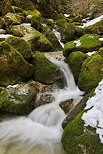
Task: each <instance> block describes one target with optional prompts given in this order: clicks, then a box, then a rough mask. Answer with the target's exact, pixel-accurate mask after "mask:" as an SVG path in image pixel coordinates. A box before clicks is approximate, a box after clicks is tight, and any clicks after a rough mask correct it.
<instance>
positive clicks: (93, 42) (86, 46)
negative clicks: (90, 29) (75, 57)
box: [63, 34, 101, 56]
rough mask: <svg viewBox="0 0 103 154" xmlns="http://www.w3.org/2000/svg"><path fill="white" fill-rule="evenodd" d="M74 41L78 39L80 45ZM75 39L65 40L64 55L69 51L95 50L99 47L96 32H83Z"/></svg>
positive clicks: (99, 43) (99, 42)
mask: <svg viewBox="0 0 103 154" xmlns="http://www.w3.org/2000/svg"><path fill="white" fill-rule="evenodd" d="M75 41H80V45H79V46H77V45H76V43H75ZM75 41H70V42H67V43H66V44H65V46H64V52H63V54H64V56H68V55H69V54H70V52H73V51H82V52H84V53H86V52H91V51H96V50H98V49H99V48H100V47H101V41H100V40H99V35H97V34H91V35H90V34H85V35H83V36H82V37H80V38H79V39H77V40H75Z"/></svg>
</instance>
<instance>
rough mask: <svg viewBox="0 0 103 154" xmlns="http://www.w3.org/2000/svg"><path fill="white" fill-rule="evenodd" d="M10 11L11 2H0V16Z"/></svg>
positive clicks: (6, 0) (5, 0)
mask: <svg viewBox="0 0 103 154" xmlns="http://www.w3.org/2000/svg"><path fill="white" fill-rule="evenodd" d="M11 9H12V0H1V1H0V15H3V16H4V15H5V14H7V13H8V12H10V11H11Z"/></svg>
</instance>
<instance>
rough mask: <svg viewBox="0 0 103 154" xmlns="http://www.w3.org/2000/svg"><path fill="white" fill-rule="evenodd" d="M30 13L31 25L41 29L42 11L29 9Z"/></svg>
mask: <svg viewBox="0 0 103 154" xmlns="http://www.w3.org/2000/svg"><path fill="white" fill-rule="evenodd" d="M28 13H29V14H30V15H32V18H31V26H32V27H34V28H36V29H37V30H39V28H40V21H41V13H40V12H39V11H37V10H33V11H28Z"/></svg>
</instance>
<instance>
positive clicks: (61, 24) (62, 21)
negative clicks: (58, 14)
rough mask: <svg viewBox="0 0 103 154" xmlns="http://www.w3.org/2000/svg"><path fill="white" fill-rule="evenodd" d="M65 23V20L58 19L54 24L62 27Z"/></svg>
mask: <svg viewBox="0 0 103 154" xmlns="http://www.w3.org/2000/svg"><path fill="white" fill-rule="evenodd" d="M65 23H67V21H66V20H65V19H59V20H58V21H57V22H56V24H57V25H58V26H60V27H62V26H63V25H64V24H65Z"/></svg>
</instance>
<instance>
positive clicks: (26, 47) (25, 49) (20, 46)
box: [5, 36, 32, 60]
mask: <svg viewBox="0 0 103 154" xmlns="http://www.w3.org/2000/svg"><path fill="white" fill-rule="evenodd" d="M5 42H6V43H8V44H9V45H10V46H11V47H12V48H14V49H15V50H17V51H18V52H20V53H21V55H22V56H23V58H24V59H26V60H29V59H30V58H31V57H32V50H31V47H30V44H29V43H28V42H27V41H25V40H24V39H22V38H19V37H14V36H11V37H8V38H7V39H6V40H5Z"/></svg>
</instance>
